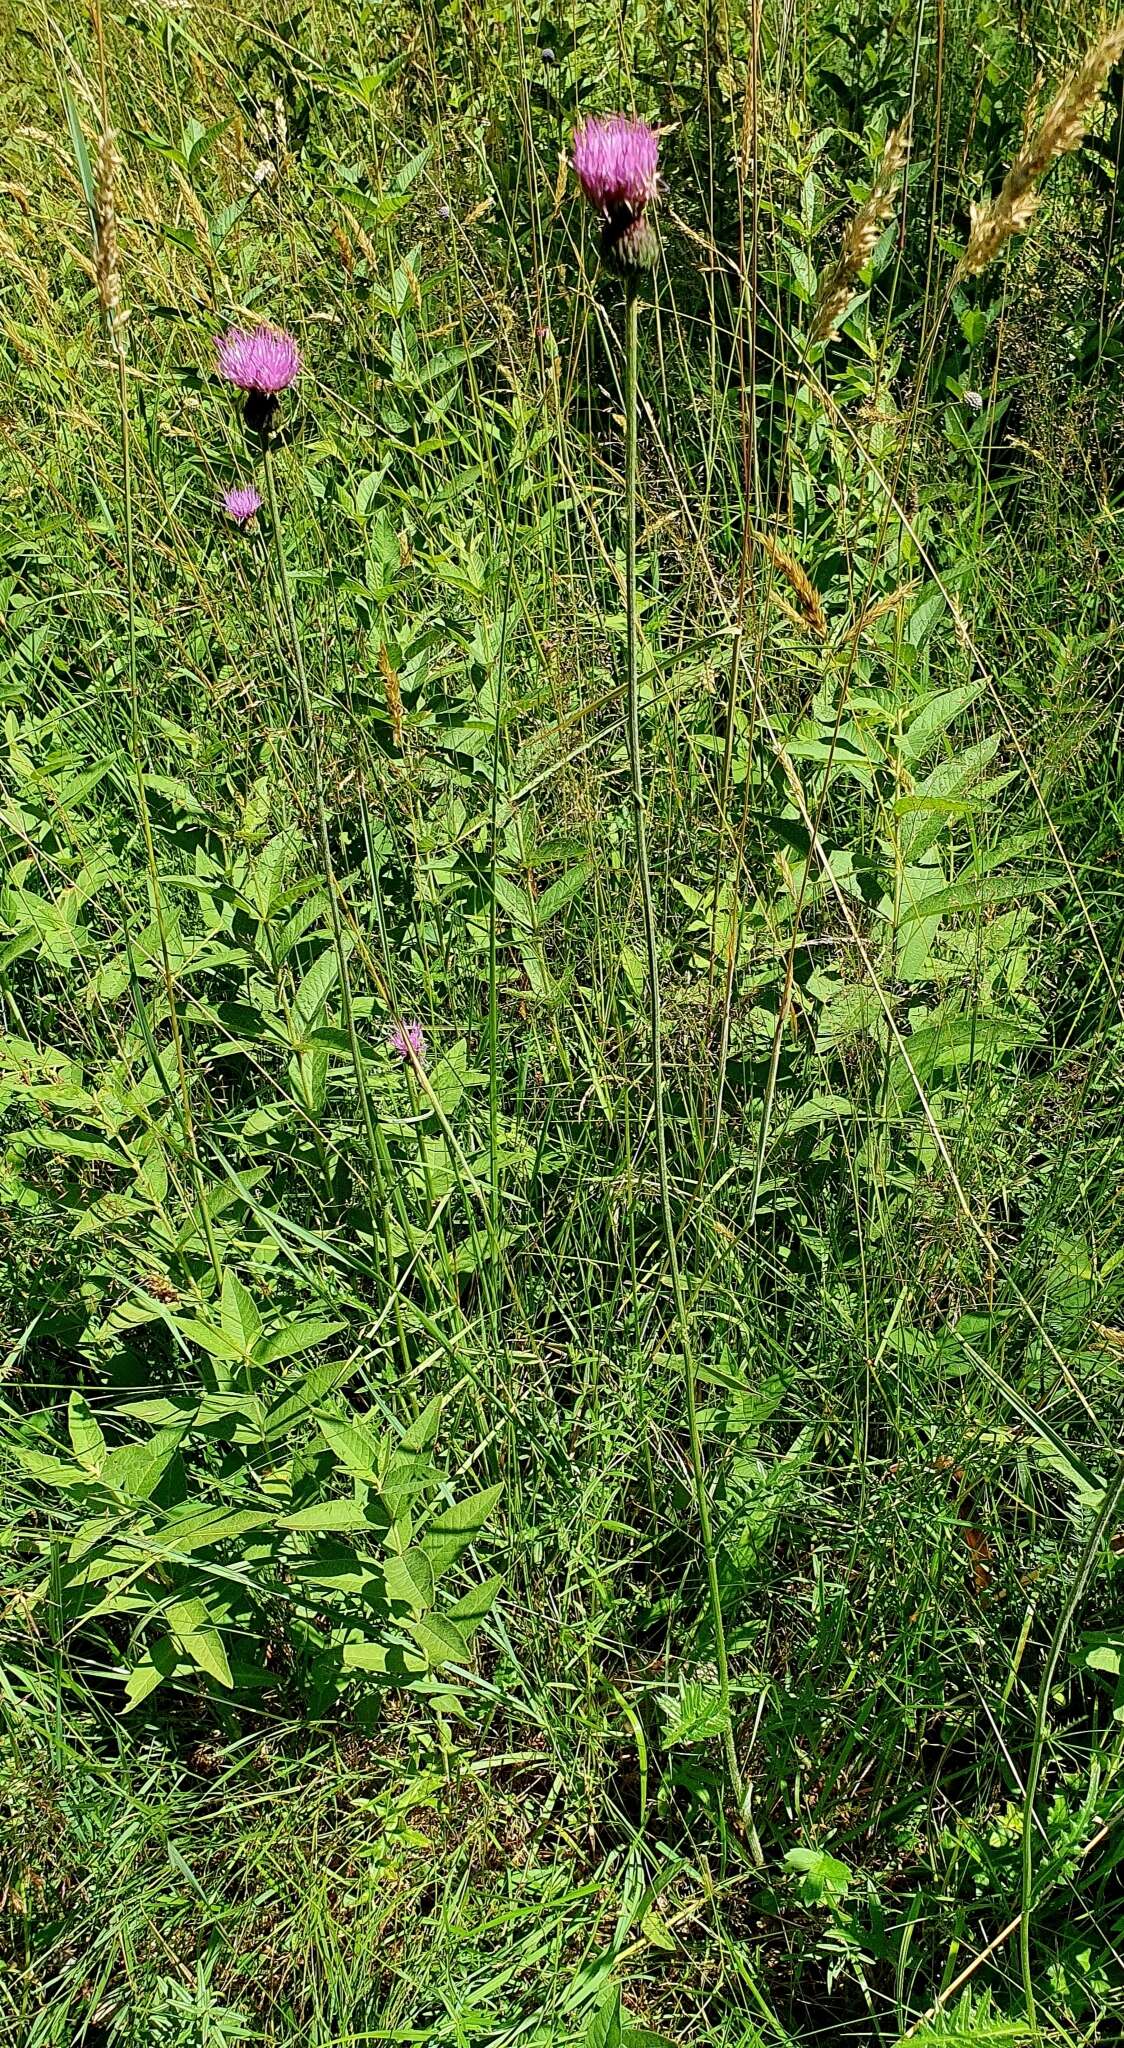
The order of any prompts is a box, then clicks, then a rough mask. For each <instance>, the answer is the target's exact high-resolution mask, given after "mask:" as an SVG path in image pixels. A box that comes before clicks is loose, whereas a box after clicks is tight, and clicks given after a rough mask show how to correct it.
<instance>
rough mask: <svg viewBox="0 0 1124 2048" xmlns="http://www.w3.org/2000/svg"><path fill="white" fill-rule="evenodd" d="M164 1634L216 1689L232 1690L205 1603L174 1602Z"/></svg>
mask: <svg viewBox="0 0 1124 2048" xmlns="http://www.w3.org/2000/svg"><path fill="white" fill-rule="evenodd" d="M165 1618H166V1620H167V1623H168V1631H169V1634H170V1635H171V1638H172V1641H173V1642H174V1643H175V1644H176V1647H177V1648H178V1649H179V1650H181V1651H182V1653H183V1655H184V1656H185V1657H190V1659H191V1661H192V1663H193V1664H196V1665H198V1667H199V1670H200V1671H203V1672H206V1674H207V1676H208V1678H213V1679H215V1680H216V1681H217V1682H218V1684H219V1685H225V1686H232V1685H233V1684H234V1680H233V1678H232V1677H231V1675H230V1665H229V1663H228V1661H227V1655H226V1651H225V1650H224V1648H223V1643H222V1637H221V1636H220V1635H219V1632H218V1630H217V1629H216V1628H215V1626H214V1623H213V1622H212V1620H211V1616H210V1612H209V1610H208V1607H207V1603H206V1601H205V1600H200V1599H198V1598H196V1599H194V1600H175V1601H173V1603H172V1605H171V1606H170V1607H169V1608H168V1610H167V1613H166V1617H165Z"/></svg>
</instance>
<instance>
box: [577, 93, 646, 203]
mask: <svg viewBox="0 0 1124 2048" xmlns="http://www.w3.org/2000/svg"><path fill="white" fill-rule="evenodd" d="M659 155H660V139H659V136H658V135H657V134H656V131H655V129H654V128H651V127H649V125H648V123H647V121H636V120H633V119H632V118H631V117H630V116H629V115H628V114H610V115H608V116H604V115H600V114H591V115H590V116H589V117H588V119H587V120H585V121H583V122H582V123H581V126H580V127H579V128H576V129H575V130H574V157H573V163H574V169H575V171H576V172H577V174H578V182H579V183H580V185H581V188H582V191H583V192H584V193H585V196H586V198H587V199H588V201H589V203H590V205H591V206H593V207H596V209H597V211H598V213H603V214H604V216H605V218H606V220H611V219H612V218H613V216H614V214H619V213H621V212H623V211H625V210H627V212H628V215H629V217H630V219H632V220H635V219H636V218H637V217H638V216H639V215H640V214H641V213H643V211H644V208H645V206H646V205H647V203H648V201H649V199H654V198H655V196H656V170H657V166H658V163H659Z"/></svg>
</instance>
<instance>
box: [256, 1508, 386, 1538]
mask: <svg viewBox="0 0 1124 2048" xmlns="http://www.w3.org/2000/svg"><path fill="white" fill-rule="evenodd" d="M277 1526H278V1528H279V1529H307V1530H308V1531H310V1532H311V1533H316V1534H321V1535H324V1534H327V1533H328V1532H329V1531H331V1530H347V1529H366V1528H369V1527H370V1516H369V1514H368V1512H367V1509H366V1508H365V1507H364V1506H363V1503H362V1501H359V1500H322V1501H317V1502H316V1503H315V1504H314V1505H313V1506H312V1507H307V1508H295V1509H294V1511H293V1513H292V1514H291V1515H278V1517H277Z"/></svg>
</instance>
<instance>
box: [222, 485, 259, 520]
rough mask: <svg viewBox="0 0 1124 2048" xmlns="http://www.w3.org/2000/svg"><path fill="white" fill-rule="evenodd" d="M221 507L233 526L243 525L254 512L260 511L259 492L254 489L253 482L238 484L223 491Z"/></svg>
mask: <svg viewBox="0 0 1124 2048" xmlns="http://www.w3.org/2000/svg"><path fill="white" fill-rule="evenodd" d="M222 509H223V511H224V512H225V513H226V516H227V518H228V519H233V521H234V524H235V526H245V525H246V524H247V523H248V521H249V520H251V519H252V518H253V516H254V514H255V512H260V511H261V493H260V492H259V491H255V489H254V487H253V484H238V485H236V486H235V487H234V489H233V490H230V491H224V492H223V494H222Z"/></svg>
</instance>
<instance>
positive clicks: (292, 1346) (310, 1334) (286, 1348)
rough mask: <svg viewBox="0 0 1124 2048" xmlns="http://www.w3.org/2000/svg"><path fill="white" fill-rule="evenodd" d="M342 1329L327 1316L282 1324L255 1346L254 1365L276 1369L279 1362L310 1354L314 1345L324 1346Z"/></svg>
mask: <svg viewBox="0 0 1124 2048" xmlns="http://www.w3.org/2000/svg"><path fill="white" fill-rule="evenodd" d="M344 1328H345V1325H344V1324H343V1323H342V1322H338V1321H332V1320H330V1319H329V1318H328V1317H327V1316H308V1317H306V1318H305V1319H304V1321H302V1322H297V1323H286V1324H285V1325H284V1326H283V1328H281V1329H280V1330H274V1331H272V1332H271V1334H270V1335H269V1336H268V1337H262V1338H261V1339H260V1340H259V1342H258V1343H257V1344H255V1346H254V1364H255V1365H276V1364H277V1362H278V1360H279V1359H282V1358H299V1357H300V1355H301V1353H302V1352H305V1351H313V1350H315V1349H316V1346H317V1345H318V1344H326V1343H327V1342H328V1340H329V1338H331V1337H335V1336H337V1335H338V1333H339V1332H340V1330H342V1329H344Z"/></svg>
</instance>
